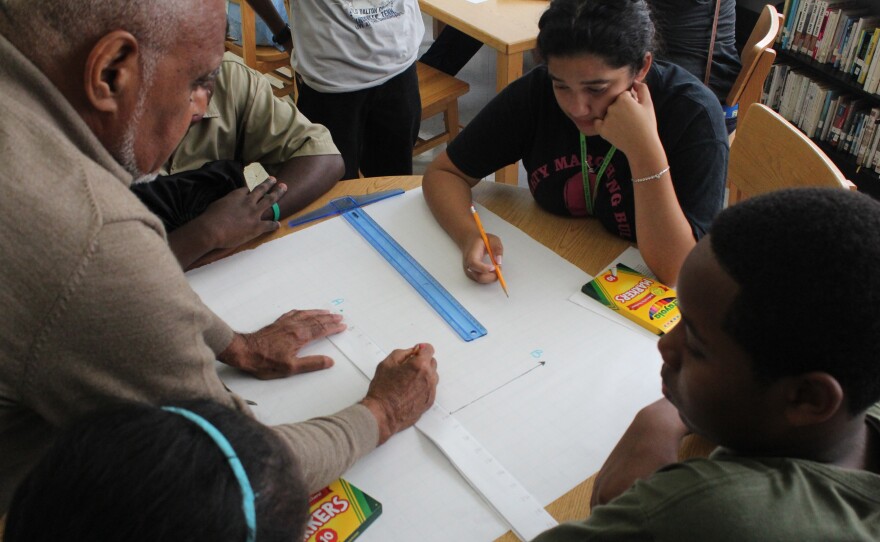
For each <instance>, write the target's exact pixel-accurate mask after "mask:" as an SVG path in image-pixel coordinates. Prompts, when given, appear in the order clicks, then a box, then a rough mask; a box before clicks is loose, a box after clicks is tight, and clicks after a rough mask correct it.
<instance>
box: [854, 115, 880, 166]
mask: <svg viewBox="0 0 880 542" xmlns="http://www.w3.org/2000/svg"><path fill="white" fill-rule="evenodd" d="M878 118H880V107H872V108H871V110H870V111H869V112H868V114H867V115H866V116H865V127H864V130H863V131H862V135H861V137H860V138H859V141H858V142H857V143H856V164H858V165H862V162H864V160H865V155H866V154H867V153H868V149H869V148H870V147H871V142H872V141H873V139H874V132H875V131H876V129H877V120H878Z"/></svg>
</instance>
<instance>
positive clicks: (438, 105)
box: [413, 62, 470, 156]
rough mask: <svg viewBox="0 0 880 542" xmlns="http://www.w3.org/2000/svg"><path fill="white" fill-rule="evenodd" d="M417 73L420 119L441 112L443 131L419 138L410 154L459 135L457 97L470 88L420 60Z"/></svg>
mask: <svg viewBox="0 0 880 542" xmlns="http://www.w3.org/2000/svg"><path fill="white" fill-rule="evenodd" d="M416 70H417V71H418V74H419V94H420V95H421V99H422V120H425V119H429V118H431V117H433V116H434V115H438V114H440V113H443V125H444V130H443V131H442V132H440V133H439V134H437V135H435V136H433V137H430V138H428V139H422V138H421V137H420V138H419V139H418V141H416V144H415V147H414V148H413V156H416V155H418V154H421V153H423V152H425V151H427V150H430V149H433V148H434V147H436V146H437V145H440V144H441V143H448V142H450V141H452V140H453V139H454V138H455V136H456V135H458V131H459V125H458V122H459V121H458V99H459V98H460V97H461V96H463V95H465V94H466V93H467V92H468V90H470V85H468V84H467V83H465V82H464V81H462V80H461V79H458V78H456V77H453V76H451V75H448V74H445V73H443V72H441V71H440V70H437V69H435V68H432V67H431V66H428V65H427V64H422V63H421V62H417V63H416Z"/></svg>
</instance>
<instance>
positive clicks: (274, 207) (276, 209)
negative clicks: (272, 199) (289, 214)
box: [272, 203, 281, 222]
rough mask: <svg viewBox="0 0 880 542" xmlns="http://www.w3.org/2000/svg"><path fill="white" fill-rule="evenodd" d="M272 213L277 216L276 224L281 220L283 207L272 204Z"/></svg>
mask: <svg viewBox="0 0 880 542" xmlns="http://www.w3.org/2000/svg"><path fill="white" fill-rule="evenodd" d="M272 213H274V215H275V222H278V220H279V219H281V207H278V204H277V203H273V204H272Z"/></svg>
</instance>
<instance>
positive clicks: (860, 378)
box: [710, 188, 880, 413]
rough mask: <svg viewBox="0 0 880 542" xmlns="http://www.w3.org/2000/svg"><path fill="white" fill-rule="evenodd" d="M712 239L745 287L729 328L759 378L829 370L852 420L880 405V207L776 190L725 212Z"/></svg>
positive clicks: (847, 195) (831, 194) (840, 193)
mask: <svg viewBox="0 0 880 542" xmlns="http://www.w3.org/2000/svg"><path fill="white" fill-rule="evenodd" d="M710 240H711V241H710V242H711V247H712V250H713V252H714V254H715V257H716V258H717V260H718V262H719V263H720V264H721V266H722V267H723V268H724V270H725V271H726V272H727V273H728V274H729V275H730V276H731V277H732V278H733V280H734V281H735V282H736V283H737V284H738V285H739V293H738V294H737V297H736V299H735V300H734V301H733V303H732V305H731V307H730V310H729V312H728V314H727V315H726V317H725V321H724V327H725V331H727V332H728V333H729V334H730V335H731V336H732V337H733V338H734V340H736V341H737V342H738V343H740V345H742V347H743V348H744V349H745V350H746V352H748V354H749V355H750V356H751V357H752V360H753V365H754V371H755V373H756V375H757V376H758V377H759V378H765V379H768V380H772V379H777V378H780V377H784V376H792V375H798V374H803V373H807V372H810V371H822V372H825V373H828V374H830V375H832V376H833V377H834V378H836V379H837V381H838V382H839V383H840V385H841V386H842V388H843V390H844V393H845V394H846V400H847V406H848V409H849V411H850V412H851V413H858V412H862V411H863V410H865V409H867V408H868V407H870V406H871V405H872V404H874V403H876V402H877V401H878V400H880V202H878V201H876V200H874V199H872V198H870V197H868V196H866V195H863V194H859V193H856V192H850V191H847V190H840V189H819V188H802V189H792V190H781V191H778V192H772V193H770V194H765V195H762V196H758V197H754V198H751V199H748V200H746V201H744V202H743V203H740V204H737V205H734V206H732V207H730V208H729V209H727V210H725V211H724V212H722V213H721V214H720V215H719V216H718V217H717V219H716V220H715V222H714V223H713V225H712V229H711V231H710Z"/></svg>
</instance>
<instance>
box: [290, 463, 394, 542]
mask: <svg viewBox="0 0 880 542" xmlns="http://www.w3.org/2000/svg"><path fill="white" fill-rule="evenodd" d="M381 513H382V504H381V503H379V501H377V500H376V499H374V498H372V497H370V496H369V495H367V494H366V493H364V492H363V491H361V490H360V489H358V488H356V487H355V486H353V485H351V484H349V483H348V482H346V481H345V480H343V479H342V478H340V479H339V480H336V481H335V482H333V483H332V484H330V485H329V486H327V487H325V488H324V489H322V490H321V491H319V492H317V493H315V494H313V495H312V496H310V497H309V514H310V516H309V522H308V524H307V525H306V535H305V538H304V540H305V541H306V542H351V541H352V540H354V539H356V538H357V537H358V536H360V534H361V533H362V532H364V530H365V529H366V528H367V527H369V526H370V524H371V523H373V522H374V521H375V520H376V518H377V517H379V515H380V514H381Z"/></svg>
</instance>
